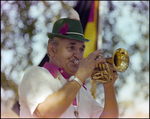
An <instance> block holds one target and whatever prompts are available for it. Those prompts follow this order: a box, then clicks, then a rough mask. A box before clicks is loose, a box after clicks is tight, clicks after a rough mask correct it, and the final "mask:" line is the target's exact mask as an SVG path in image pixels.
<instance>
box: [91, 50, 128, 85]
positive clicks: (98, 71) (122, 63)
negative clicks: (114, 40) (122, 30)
mask: <svg viewBox="0 0 150 119" xmlns="http://www.w3.org/2000/svg"><path fill="white" fill-rule="evenodd" d="M105 60H106V63H104V64H97V66H96V67H95V69H94V71H93V73H92V75H91V79H92V80H93V81H96V82H100V83H107V82H110V81H111V80H112V76H111V71H110V68H109V65H108V64H113V66H114V68H115V69H116V71H117V72H124V71H125V70H126V69H127V68H128V66H129V55H128V52H127V51H126V50H125V49H123V48H118V49H117V50H116V51H115V53H114V54H113V57H108V58H105Z"/></svg>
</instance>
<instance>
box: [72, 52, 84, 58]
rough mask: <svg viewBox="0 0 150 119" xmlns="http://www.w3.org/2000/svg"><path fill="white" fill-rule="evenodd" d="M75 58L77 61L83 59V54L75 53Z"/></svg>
mask: <svg viewBox="0 0 150 119" xmlns="http://www.w3.org/2000/svg"><path fill="white" fill-rule="evenodd" d="M74 57H75V58H77V59H81V58H82V57H83V53H81V52H80V51H78V50H76V51H75V52H74Z"/></svg>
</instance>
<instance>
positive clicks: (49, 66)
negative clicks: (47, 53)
mask: <svg viewBox="0 0 150 119" xmlns="http://www.w3.org/2000/svg"><path fill="white" fill-rule="evenodd" d="M43 67H44V68H46V69H47V70H48V71H49V72H50V73H51V74H52V76H53V77H54V78H56V74H57V71H59V72H60V73H61V74H62V76H63V77H64V78H65V79H66V80H68V79H69V78H70V77H68V75H67V74H66V72H65V70H64V69H63V68H59V67H58V66H56V65H54V64H51V63H49V62H46V63H45V64H44V66H43ZM83 87H84V88H85V89H86V87H85V86H84V84H83ZM73 105H75V106H77V101H76V98H75V99H74V101H73Z"/></svg>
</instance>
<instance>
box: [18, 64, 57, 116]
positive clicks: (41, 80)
mask: <svg viewBox="0 0 150 119" xmlns="http://www.w3.org/2000/svg"><path fill="white" fill-rule="evenodd" d="M57 81H58V80H56V79H55V78H53V77H52V75H51V74H50V73H49V72H48V71H47V70H46V69H45V68H43V67H38V66H34V67H32V68H29V69H28V70H27V71H26V72H25V74H24V76H23V79H22V81H21V83H20V85H19V91H20V92H19V93H20V98H22V100H23V101H25V103H26V105H27V106H28V108H29V110H30V112H31V115H32V114H33V113H34V111H35V109H36V107H37V105H38V104H39V103H41V102H43V101H44V100H45V99H46V97H47V96H48V95H50V94H52V93H54V92H55V91H56V90H58V83H59V82H57Z"/></svg>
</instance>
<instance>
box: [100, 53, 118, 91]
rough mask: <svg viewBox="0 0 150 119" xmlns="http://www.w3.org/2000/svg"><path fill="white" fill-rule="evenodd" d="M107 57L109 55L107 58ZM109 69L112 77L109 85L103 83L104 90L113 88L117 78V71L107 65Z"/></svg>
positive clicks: (110, 65)
mask: <svg viewBox="0 0 150 119" xmlns="http://www.w3.org/2000/svg"><path fill="white" fill-rule="evenodd" d="M107 57H109V55H108V56H107ZM108 66H109V68H110V72H111V76H112V80H111V81H110V82H109V83H103V86H104V88H107V87H109V86H113V85H114V83H115V81H116V80H117V78H118V73H117V70H116V69H115V67H114V66H113V64H108Z"/></svg>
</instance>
